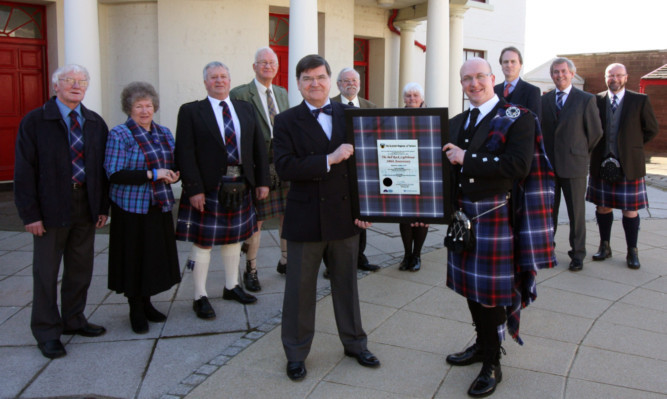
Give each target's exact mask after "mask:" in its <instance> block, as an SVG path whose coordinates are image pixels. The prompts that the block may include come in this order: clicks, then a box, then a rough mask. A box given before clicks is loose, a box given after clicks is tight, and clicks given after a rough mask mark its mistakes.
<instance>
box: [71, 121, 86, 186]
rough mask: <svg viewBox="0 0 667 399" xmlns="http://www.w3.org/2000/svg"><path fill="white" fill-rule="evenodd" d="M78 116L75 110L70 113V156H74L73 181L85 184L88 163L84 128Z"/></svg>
mask: <svg viewBox="0 0 667 399" xmlns="http://www.w3.org/2000/svg"><path fill="white" fill-rule="evenodd" d="M78 117H79V114H78V113H77V112H76V111H74V110H72V112H70V113H69V120H70V128H69V142H70V156H71V157H72V182H74V183H78V184H83V183H85V182H86V164H85V162H84V155H83V148H84V146H83V130H81V124H80V123H79V118H78Z"/></svg>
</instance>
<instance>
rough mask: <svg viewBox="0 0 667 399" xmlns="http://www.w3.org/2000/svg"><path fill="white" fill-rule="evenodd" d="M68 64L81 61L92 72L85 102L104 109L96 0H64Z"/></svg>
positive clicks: (80, 63)
mask: <svg viewBox="0 0 667 399" xmlns="http://www.w3.org/2000/svg"><path fill="white" fill-rule="evenodd" d="M64 12H65V24H64V25H65V64H79V65H81V66H84V67H85V68H86V69H87V70H88V73H90V82H89V85H88V90H87V91H86V97H85V98H84V99H83V103H84V105H85V106H86V107H87V108H90V109H92V110H94V111H96V112H100V113H101V112H102V72H101V68H100V29H99V26H98V16H97V0H65V4H64Z"/></svg>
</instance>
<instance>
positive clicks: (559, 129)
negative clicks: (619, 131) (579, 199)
mask: <svg viewBox="0 0 667 399" xmlns="http://www.w3.org/2000/svg"><path fill="white" fill-rule="evenodd" d="M541 122H542V135H543V136H544V149H545V150H546V151H547V156H548V157H549V159H550V160H551V164H552V166H553V167H554V172H555V173H556V176H558V177H561V178H575V177H586V175H587V174H588V161H589V160H590V153H591V152H592V151H593V148H595V145H596V144H597V143H598V141H599V140H600V138H601V137H602V125H601V123H600V113H599V111H598V109H597V106H596V103H595V96H594V95H592V94H590V93H586V92H584V91H581V90H579V89H577V88H576V87H574V86H573V87H572V90H571V91H570V94H569V95H568V96H567V100H566V101H565V104H564V105H563V109H562V110H561V111H560V116H558V114H557V108H556V90H552V91H550V92H548V93H546V94H545V95H543V96H542V119H541Z"/></svg>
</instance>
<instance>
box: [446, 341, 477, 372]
mask: <svg viewBox="0 0 667 399" xmlns="http://www.w3.org/2000/svg"><path fill="white" fill-rule="evenodd" d="M446 360H447V363H449V364H451V365H452V366H467V365H469V364H473V363H477V362H481V361H483V360H484V354H483V353H482V348H481V346H479V345H477V342H475V343H474V344H472V345H471V346H469V347H467V348H466V350H464V351H463V352H459V353H453V354H451V355H449V356H447V359H446Z"/></svg>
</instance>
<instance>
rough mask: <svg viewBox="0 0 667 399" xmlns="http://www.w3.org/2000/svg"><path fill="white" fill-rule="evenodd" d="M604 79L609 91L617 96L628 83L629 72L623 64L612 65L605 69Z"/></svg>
mask: <svg viewBox="0 0 667 399" xmlns="http://www.w3.org/2000/svg"><path fill="white" fill-rule="evenodd" d="M604 78H605V82H606V83H607V88H609V91H611V92H612V93H614V94H616V93H618V92H620V91H621V90H623V89H624V88H625V85H626V83H628V71H627V69H625V65H623V64H619V63H614V64H610V65H609V66H608V67H607V69H605V72H604Z"/></svg>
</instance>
